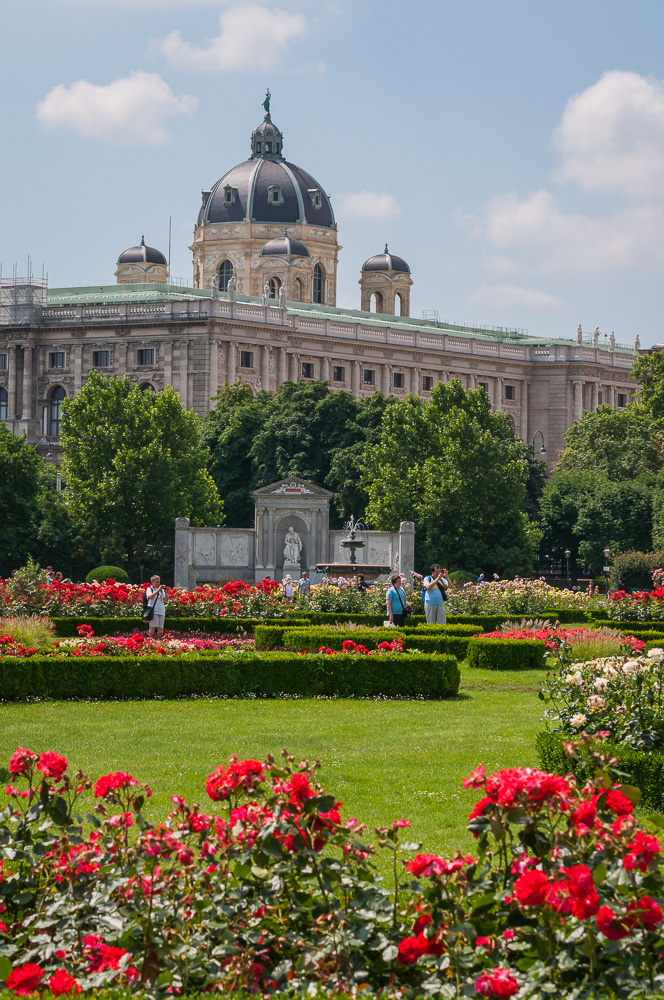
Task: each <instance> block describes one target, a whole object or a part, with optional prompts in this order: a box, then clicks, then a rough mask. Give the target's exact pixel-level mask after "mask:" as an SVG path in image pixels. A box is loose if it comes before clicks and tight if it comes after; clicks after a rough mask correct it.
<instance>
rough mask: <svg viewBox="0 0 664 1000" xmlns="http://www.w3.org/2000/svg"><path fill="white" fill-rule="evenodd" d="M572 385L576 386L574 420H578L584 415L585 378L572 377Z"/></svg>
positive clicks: (574, 390)
mask: <svg viewBox="0 0 664 1000" xmlns="http://www.w3.org/2000/svg"><path fill="white" fill-rule="evenodd" d="M572 385H573V386H574V389H573V393H574V401H573V409H572V416H573V418H574V420H578V419H579V418H580V417H581V416H583V379H580V378H576V379H572Z"/></svg>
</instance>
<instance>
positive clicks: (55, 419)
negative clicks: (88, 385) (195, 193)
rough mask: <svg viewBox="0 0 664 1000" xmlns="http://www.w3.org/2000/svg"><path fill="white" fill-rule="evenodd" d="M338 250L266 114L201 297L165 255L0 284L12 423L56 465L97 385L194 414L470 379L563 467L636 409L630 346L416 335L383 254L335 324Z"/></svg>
mask: <svg viewBox="0 0 664 1000" xmlns="http://www.w3.org/2000/svg"><path fill="white" fill-rule="evenodd" d="M340 249H341V247H340V246H339V242H338V234H337V226H336V223H335V220H334V214H333V211H332V206H331V203H330V200H329V198H328V196H327V195H326V194H325V191H324V189H323V188H322V187H321V185H320V184H319V183H318V182H317V181H316V180H314V178H313V177H312V176H311V175H310V174H309V173H307V172H306V171H305V170H302V169H301V168H300V167H297V166H296V165H295V164H293V163H290V162H288V161H287V160H285V159H284V156H283V136H282V133H281V132H280V131H279V129H278V128H277V127H276V126H275V125H274V124H273V122H272V120H271V117H270V112H269V100H266V115H265V119H264V121H263V122H262V123H261V125H260V126H259V127H258V128H257V129H256V130H255V131H254V133H253V134H252V137H251V156H250V157H249V159H248V160H245V161H244V162H243V163H241V164H239V165H238V166H236V167H233V169H232V170H230V171H228V172H227V173H226V174H224V176H223V177H222V178H221V179H220V180H219V181H217V183H216V184H214V185H213V187H212V188H210V189H209V190H205V191H203V203H202V206H201V209H200V213H199V217H198V222H197V225H196V228H195V231H194V241H193V244H192V247H191V250H192V254H193V282H192V287H190V288H187V287H181V286H179V285H178V284H175V283H169V276H168V264H167V261H166V258H165V256H164V255H163V254H162V253H161V252H160V251H159V250H156V249H154V248H152V247H149V246H146V245H145V241H144V240H142V241H141V244H140V245H138V246H136V247H131V248H130V249H129V250H125V251H124V252H123V253H122V254H121V255H120V257H119V259H118V261H117V267H116V270H115V277H116V279H117V284H115V285H99V286H93V287H80V288H79V287H72V288H47V287H46V282H45V281H43V280H40V279H33V278H30V279H25V280H21V279H18V278H12V279H1V280H0V420H2V421H4V422H5V425H6V426H7V427H9V428H10V429H11V430H12V431H13V432H14V433H17V434H23V433H25V434H27V437H28V440H29V441H30V442H32V443H34V444H35V445H37V446H38V447H39V448H40V450H42V451H43V453H45V454H46V453H50V454H51V455H52V456H53V457H54V458H55V460H56V461H57V460H58V457H59V447H58V445H59V436H60V418H61V408H62V401H63V399H65V398H67V397H70V396H72V395H74V394H75V393H77V392H78V391H79V390H80V389H81V387H82V386H83V385H84V383H85V380H86V378H87V376H88V374H89V372H90V371H91V370H93V369H96V370H98V371H100V372H104V373H108V374H115V375H124V374H128V375H129V377H130V378H131V379H132V381H134V382H135V383H136V384H137V385H139V386H140V387H141V388H144V389H146V390H148V391H149V390H154V391H157V392H158V391H159V390H161V389H163V388H164V386H166V385H170V386H173V388H174V389H175V390H176V391H177V392H178V393H179V395H180V397H181V399H182V401H183V403H184V404H185V405H186V406H188V407H190V408H193V409H195V410H196V411H197V412H198V413H200V414H203V413H205V412H206V410H207V409H208V408H209V406H210V398H211V397H212V396H214V395H215V393H216V392H217V390H218V388H219V386H221V385H222V384H224V383H225V382H235V381H237V380H241V381H245V382H247V383H248V384H249V385H250V386H251V387H252V389H254V390H258V389H261V388H262V389H270V390H274V389H276V387H277V386H278V385H280V384H281V383H282V382H284V381H286V380H297V379H327V380H329V382H330V386H331V389H332V390H333V391H335V390H348V391H351V392H352V393H354V395H355V396H358V397H359V396H363V395H367V394H370V393H373V392H375V391H377V390H380V391H381V392H383V393H392V394H393V395H395V396H397V397H403V396H406V395H407V394H408V393H415V394H417V395H419V396H423V397H425V398H426V397H427V396H428V395H429V393H430V392H431V390H432V389H433V387H434V386H435V385H436V383H437V382H440V381H447V380H449V379H459V380H460V381H461V382H462V384H463V385H464V386H466V387H467V388H469V389H473V388H477V387H482V388H483V389H484V390H485V391H486V392H487V393H488V394H489V397H490V399H491V402H492V405H493V407H494V409H496V410H501V411H503V412H505V413H507V415H508V416H509V418H510V420H511V421H512V423H513V425H514V428H515V431H516V433H517V434H518V435H519V436H520V437H521V438H522V439H523V440H524V441H526V442H531V441H534V442H535V445H536V448H537V450H538V451H539V450H541V449H542V448H545V449H546V454H547V459H548V460H549V461H550V462H551V461H554V460H555V458H556V453H557V451H558V450H559V449H560V448H562V446H563V435H564V432H565V430H566V428H567V427H569V425H570V424H571V423H572V421H573V420H574V419H575V418H577V417H579V416H581V414H582V413H583V412H584V410H588V409H593V408H595V407H596V406H598V405H599V404H601V403H608V404H609V405H611V406H614V407H624V406H627V405H628V404H629V402H630V401H631V399H632V396H633V394H634V391H635V389H636V388H637V386H636V385H635V383H634V381H633V379H632V377H631V375H630V369H631V366H632V363H633V360H634V355H635V353H636V346H635V347H634V348H631V347H625V346H622V345H618V344H616V343H615V339H614V337H613V334H611V337H610V338H607V335H606V334H605V335H604V338H601V337H600V334H599V331H598V330H596V331H595V332H594V333H593V334H583V333H582V331H581V328H579V330H578V331H577V334H576V336H575V337H574V338H572V339H569V340H568V339H564V338H562V339H555V340H545V339H542V338H537V337H532V336H528V335H527V333H525V332H524V331H513V330H507V329H502V328H500V327H488V328H487V327H468V326H455V325H451V324H448V323H442V322H439V321H437V319H429V320H424V319H415V318H412V317H411V316H410V288H411V285H412V278H411V274H410V268H409V267H408V264H407V263H406V261H405V260H404V259H403V258H402V257H398V256H396V255H394V254H392V253H390V251H389V250H388V248H387V246H386V247H385V250H384V252H383V253H378V254H376V255H375V256H372V257H370V258H369V259H368V260H367V261H365V263H364V265H363V266H362V268H361V270H360V278H359V284H360V296H359V297H360V303H359V304H360V305H361V309H359V310H349V309H339V308H337V307H336V306H335V302H336V281H337V262H338V254H339V251H340ZM109 271H110V268H109ZM602 339H603V340H604V342H601V341H602ZM542 454H543V452H542Z"/></svg>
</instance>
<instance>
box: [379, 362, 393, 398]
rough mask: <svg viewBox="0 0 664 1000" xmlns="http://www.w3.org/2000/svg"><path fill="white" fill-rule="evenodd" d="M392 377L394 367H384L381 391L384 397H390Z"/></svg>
mask: <svg viewBox="0 0 664 1000" xmlns="http://www.w3.org/2000/svg"><path fill="white" fill-rule="evenodd" d="M391 375H392V366H391V365H383V371H382V382H381V391H382V393H383V395H384V396H389V394H390V389H391V388H392V387H391V385H390V381H391Z"/></svg>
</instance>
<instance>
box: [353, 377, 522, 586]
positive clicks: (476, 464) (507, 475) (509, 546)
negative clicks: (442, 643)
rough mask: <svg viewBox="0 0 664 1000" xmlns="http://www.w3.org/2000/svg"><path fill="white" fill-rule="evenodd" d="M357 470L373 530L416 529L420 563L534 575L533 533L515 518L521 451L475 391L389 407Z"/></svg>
mask: <svg viewBox="0 0 664 1000" xmlns="http://www.w3.org/2000/svg"><path fill="white" fill-rule="evenodd" d="M365 462H366V468H367V491H368V494H369V498H370V500H369V508H368V513H369V516H370V518H371V520H372V522H373V523H374V524H375V525H376V526H377V527H378V528H380V529H382V530H391V531H394V530H396V529H397V528H398V526H399V522H400V521H402V520H414V521H415V526H416V531H417V533H418V538H419V544H418V558H419V560H420V561H421V562H422V563H424V564H426V563H427V562H429V561H430V560H431V559H433V558H435V559H436V560H437V561H439V562H441V563H445V564H448V565H449V566H450V567H453V568H459V569H461V568H463V569H466V570H472V571H473V572H478V571H480V570H484V571H485V572H492V571H497V572H500V573H501V574H505V575H510V576H511V575H513V574H516V573H525V572H529V571H530V570H531V569H532V563H533V559H534V555H535V551H536V547H537V543H538V542H539V533H538V531H537V528H536V527H535V526H534V525H533V524H532V523H531V521H530V520H529V518H528V517H527V515H526V514H525V513H524V511H523V506H524V503H525V498H526V489H525V486H526V479H527V474H528V472H527V463H526V460H525V457H524V448H523V444H522V443H521V442H520V441H517V440H516V439H515V437H514V432H513V430H512V427H511V425H510V423H509V420H508V419H507V417H506V416H505V415H504V414H501V413H492V412H491V404H490V402H489V399H488V397H487V395H486V393H485V392H483V390H481V389H477V390H474V391H472V392H466V391H465V389H464V388H463V386H462V385H461V383H460V382H457V381H456V380H453V381H451V382H449V383H447V385H445V384H443V383H439V384H438V385H437V386H436V387H435V389H434V390H433V392H432V394H431V398H430V399H429V400H428V401H423V400H421V399H418V398H416V397H415V396H409V397H408V398H407V399H405V400H403V401H402V402H398V403H395V404H394V405H393V406H390V407H388V408H387V409H386V410H385V413H384V416H383V421H382V434H381V440H380V444H379V446H378V447H371V448H367V449H366V451H365Z"/></svg>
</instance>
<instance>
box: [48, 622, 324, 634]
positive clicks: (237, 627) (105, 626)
mask: <svg viewBox="0 0 664 1000" xmlns="http://www.w3.org/2000/svg"><path fill="white" fill-rule="evenodd" d="M51 620H52V621H53V622H54V623H55V634H56V636H57V637H58V638H60V639H64V638H70V637H71V636H77V635H78V633H77V631H76V629H77V628H78V626H79V625H90V627H91V628H92V629H94V633H95V635H96V636H97V635H98V636H102V635H115V634H116V633H117V632H130V631H131V630H132V629H133V630H134V631H141V630H144V631H146V632H147V628H148V624H149V623H148V622H144V621H143V619H142V618H53V619H51ZM282 623H283V624H286V623H287V624H288V625H291V626H294V625H302V626H303V627H304V626H306V625H308V624H309V622H308V620H307V619H306V618H295V617H293V618H288V619H284V618H171V619H170V620H169V619H168V618H167V620H166V631H167V632H168V631H173V632H250V633H251V632H253V631H254V628H255V626H256V625H257V624H261V625H264V624H270V625H272V624H275V625H277V624H282Z"/></svg>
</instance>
